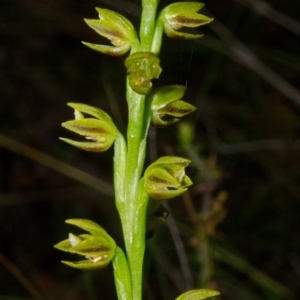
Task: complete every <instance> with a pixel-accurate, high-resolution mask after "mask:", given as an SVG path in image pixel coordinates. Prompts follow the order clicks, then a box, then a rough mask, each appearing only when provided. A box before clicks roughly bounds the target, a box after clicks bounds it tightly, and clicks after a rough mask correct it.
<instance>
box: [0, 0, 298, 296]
mask: <svg viewBox="0 0 300 300" xmlns="http://www.w3.org/2000/svg"><path fill="white" fill-rule="evenodd" d="M172 2H173V1H170V0H168V1H166V0H161V7H164V6H165V5H166V4H170V3H172ZM139 5H140V3H139V1H133V0H132V1H129V0H128V1H117V0H111V1H101V0H99V1H92V0H88V1H74V0H60V1H58V0H51V1H50V0H40V1H37V0H4V1H1V10H0V36H1V43H0V86H1V91H0V97H1V98H0V99H1V101H0V125H1V131H0V206H1V207H0V224H1V230H0V253H1V254H0V279H1V280H0V299H5V300H6V299H10V300H12V299H14V300H15V299H18V300H25V299H35V300H36V299H46V300H52V299H65V300H80V299H88V300H95V299H98V298H99V297H97V295H100V296H101V295H104V294H105V299H116V295H115V294H114V293H115V292H114V287H113V276H112V274H111V271H112V270H111V269H110V268H107V269H104V270H101V271H95V272H82V271H77V270H73V269H70V268H66V267H65V266H64V265H62V264H61V263H60V260H61V259H63V258H66V257H65V254H64V253H59V252H58V251H55V250H54V249H53V246H52V245H53V244H55V243H56V242H57V241H59V240H61V239H62V238H64V237H65V236H66V235H67V233H68V232H67V230H68V228H67V227H66V226H65V224H64V220H65V219H68V218H86V219H91V220H94V221H95V222H97V223H99V224H101V226H103V227H105V228H106V230H107V231H108V232H109V234H110V235H111V236H112V237H113V238H114V239H116V240H117V242H118V244H119V245H122V234H121V231H120V222H119V219H118V216H117V214H116V210H115V207H114V201H113V199H112V196H111V195H112V189H111V182H112V160H111V157H112V155H113V151H112V150H109V151H108V152H105V153H103V154H102V153H101V154H91V153H85V152H83V151H80V150H77V149H75V148H73V147H70V146H68V145H66V144H64V143H62V142H60V141H59V140H58V136H65V134H66V132H65V131H64V130H63V129H62V128H61V127H60V124H61V123H62V122H63V121H65V120H68V119H70V117H72V116H71V115H70V110H69V109H68V108H67V106H66V103H67V102H85V103H88V104H90V105H94V106H98V107H101V109H103V110H104V111H106V112H108V113H109V114H110V115H111V116H112V117H113V119H114V121H115V123H116V125H117V126H118V127H119V128H120V129H121V130H124V124H126V118H127V111H126V103H125V97H124V93H125V82H124V78H125V76H126V70H125V67H124V60H125V58H126V56H121V57H118V58H111V57H108V56H104V55H101V54H99V53H97V52H93V51H90V50H89V49H87V48H86V47H84V46H83V45H82V44H81V43H80V41H81V40H88V41H91V42H95V43H97V42H99V39H101V37H99V36H97V35H96V34H94V33H93V32H92V31H90V30H89V29H88V28H87V26H85V24H84V22H83V18H84V17H87V18H88V17H93V16H94V7H95V6H98V7H105V8H110V9H114V10H116V11H118V12H119V13H123V14H125V16H126V17H127V18H129V19H130V20H131V21H132V22H133V24H135V25H136V24H138V22H139V19H138V16H139ZM205 7H206V9H207V11H206V12H205V14H206V15H209V16H210V17H214V18H215V21H214V22H213V23H211V25H209V26H207V28H203V29H202V28H201V30H200V31H201V33H202V32H204V33H205V37H204V38H202V39H200V40H199V42H195V41H188V42H180V41H173V40H169V39H167V38H165V39H164V41H163V48H162V53H161V65H162V68H163V72H162V74H161V81H160V84H164V85H165V84H186V85H187V92H186V94H185V97H184V99H186V100H187V101H188V102H190V103H191V104H193V105H195V106H196V107H198V110H197V111H196V112H194V113H193V114H192V115H191V117H189V120H192V121H191V123H190V125H189V127H185V128H183V129H182V131H181V132H183V134H184V135H185V136H181V137H180V135H178V130H177V129H174V128H173V129H172V127H169V128H166V129H159V130H158V129H157V130H156V129H153V128H152V129H151V132H150V133H151V134H150V137H149V157H148V163H150V162H151V161H153V160H154V159H156V157H158V156H163V155H170V154H171V155H180V156H184V157H187V158H189V159H191V160H192V164H191V167H190V169H189V170H188V172H189V174H188V175H189V176H190V177H191V179H192V181H193V182H194V186H193V188H192V189H191V192H190V193H189V194H184V196H183V197H178V198H177V199H175V200H174V201H172V202H171V203H170V205H169V207H168V210H169V211H170V212H171V215H170V217H169V219H168V220H167V222H166V225H164V226H161V227H158V228H157V230H156V233H155V235H154V237H153V238H152V239H150V240H149V247H148V253H147V258H146V266H145V299H149V300H152V299H166V300H168V299H174V298H176V297H177V296H178V295H179V294H180V293H181V292H183V291H185V290H187V289H188V288H195V287H206V288H215V289H217V290H220V291H221V293H222V298H221V299H224V300H226V299H230V300H235V299H236V300H248V299H249V300H265V299H266V300H285V299H287V300H288V299H297V295H299V294H300V285H299V280H300V237H299V234H298V231H299V228H300V219H299V211H300V188H299V177H300V155H299V149H300V138H299V134H300V114H299V111H300V91H299V90H298V89H297V87H299V86H300V76H299V71H300V56H299V53H300V44H299V36H300V24H299V23H298V21H297V20H298V12H299V10H300V2H299V1H297V0H290V1H283V0H273V1H270V0H269V1H268V2H267V1H266V2H261V1H258V0H255V1H249V0H227V1H222V0H215V1H207V2H206V6H205ZM101 42H105V41H104V40H103V41H102V40H101ZM155 84H157V83H155ZM180 124H181V123H179V125H178V126H181V125H180ZM174 126H177V125H174ZM188 130H190V131H191V130H192V131H193V134H191V132H189V131H188ZM7 138H10V139H12V141H11V140H10V139H7ZM70 138H72V135H71V134H70ZM14 141H18V142H19V143H17V144H16V143H14ZM26 145H27V146H29V148H28V147H26ZM71 259H72V258H71ZM22 274H23V275H22Z"/></svg>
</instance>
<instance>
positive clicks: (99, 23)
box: [82, 8, 139, 56]
mask: <svg viewBox="0 0 300 300" xmlns="http://www.w3.org/2000/svg"><path fill="white" fill-rule="evenodd" d="M96 10H97V12H98V13H99V20H89V19H84V21H85V22H86V23H87V25H88V26H90V27H91V28H92V29H94V30H95V31H96V32H97V33H98V34H100V35H102V36H103V37H105V38H107V39H109V40H110V41H111V43H112V44H113V46H107V45H97V44H91V43H87V42H82V43H83V44H84V45H86V46H88V47H90V48H92V49H94V50H96V51H99V52H102V53H104V54H109V55H113V56H116V55H122V54H124V53H126V52H127V51H129V49H130V48H131V47H132V46H134V47H136V46H137V45H138V44H139V42H138V39H137V35H136V31H135V29H134V27H133V25H132V24H131V23H130V21H129V20H127V19H126V18H125V17H123V16H122V15H120V14H118V13H116V12H114V11H111V10H108V9H103V8H96Z"/></svg>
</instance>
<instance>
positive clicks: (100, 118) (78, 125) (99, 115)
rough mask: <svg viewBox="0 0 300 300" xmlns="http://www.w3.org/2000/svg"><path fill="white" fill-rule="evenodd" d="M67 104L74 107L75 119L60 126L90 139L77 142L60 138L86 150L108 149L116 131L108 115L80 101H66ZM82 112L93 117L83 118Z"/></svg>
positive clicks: (101, 150)
mask: <svg viewBox="0 0 300 300" xmlns="http://www.w3.org/2000/svg"><path fill="white" fill-rule="evenodd" d="M68 105H69V106H71V107H72V108H74V109H75V120H71V121H67V122H65V123H62V126H63V127H65V128H67V129H68V130H71V131H73V132H76V133H78V134H79V135H82V136H85V138H86V139H88V140H90V141H89V142H79V141H73V140H70V139H66V138H60V139H61V140H63V141H65V142H66V143H68V144H71V145H73V146H75V147H78V148H80V149H83V150H86V151H91V152H103V151H106V150H107V149H109V148H110V146H111V145H112V144H113V143H114V140H115V137H116V134H117V133H118V130H117V128H116V126H115V125H114V123H113V121H112V119H111V118H110V116H109V115H108V114H106V113H105V112H104V111H103V110H101V109H99V108H96V107H93V106H90V105H86V104H81V103H68ZM83 113H86V114H89V115H91V116H93V117H94V118H84V115H83Z"/></svg>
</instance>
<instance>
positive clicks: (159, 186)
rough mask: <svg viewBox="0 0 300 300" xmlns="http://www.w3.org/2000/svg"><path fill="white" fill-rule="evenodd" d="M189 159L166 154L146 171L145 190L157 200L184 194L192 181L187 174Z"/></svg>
mask: <svg viewBox="0 0 300 300" xmlns="http://www.w3.org/2000/svg"><path fill="white" fill-rule="evenodd" d="M190 162H191V161H190V160H189V159H185V158H181V157H176V156H164V157H161V158H159V159H158V160H157V161H155V162H154V163H152V164H151V165H150V166H149V167H148V168H147V169H146V171H145V190H146V192H147V193H148V194H149V196H150V197H152V198H153V199H156V200H168V199H171V198H174V197H176V196H179V195H181V194H183V193H184V192H185V191H186V190H187V187H188V186H190V185H192V181H191V180H190V178H189V177H188V176H186V175H185V170H184V169H185V168H186V167H187V166H188V165H189V164H190Z"/></svg>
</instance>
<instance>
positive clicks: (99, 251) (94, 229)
mask: <svg viewBox="0 0 300 300" xmlns="http://www.w3.org/2000/svg"><path fill="white" fill-rule="evenodd" d="M66 223H68V224H72V225H76V226H78V227H80V228H82V229H84V230H86V231H88V232H90V233H91V234H80V235H78V236H76V235H74V234H72V233H70V234H69V238H68V239H66V240H64V241H62V242H60V243H58V244H56V245H55V246H54V247H55V248H57V249H59V250H62V251H65V252H69V253H75V254H79V255H82V256H84V257H85V258H86V260H82V261H77V262H70V261H62V263H64V264H66V265H68V266H70V267H73V268H77V269H82V270H97V269H102V268H104V267H106V266H107V265H108V264H109V262H110V261H111V260H112V258H113V257H114V254H115V249H116V243H115V241H114V240H113V239H112V238H111V237H110V236H109V235H108V233H107V232H106V231H105V230H104V229H103V228H102V227H101V226H99V225H98V224H96V223H94V222H92V221H89V220H84V219H70V220H67V221H66Z"/></svg>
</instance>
